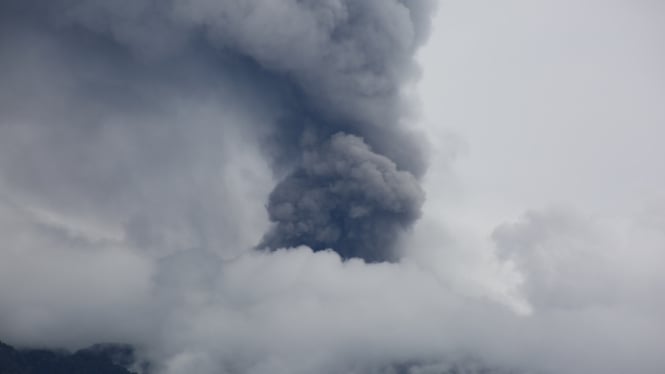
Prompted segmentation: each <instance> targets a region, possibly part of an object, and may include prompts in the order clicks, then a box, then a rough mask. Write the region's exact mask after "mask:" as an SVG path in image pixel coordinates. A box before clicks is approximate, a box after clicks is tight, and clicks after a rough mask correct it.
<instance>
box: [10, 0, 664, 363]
mask: <svg viewBox="0 0 665 374" xmlns="http://www.w3.org/2000/svg"><path fill="white" fill-rule="evenodd" d="M432 7H433V4H431V2H429V1H416V0H412V1H406V0H403V1H397V0H367V1H341V0H338V1H334V0H329V1H295V0H290V1H289V0H280V1H267V0H264V1H259V0H252V1H230V0H227V1H204V0H196V1H189V2H175V1H159V2H157V1H147V0H141V1H115V2H112V1H94V0H88V1H79V0H57V1H49V2H41V1H26V0H21V1H20V0H15V1H11V0H9V1H3V2H2V3H0V21H1V22H0V56H2V58H0V81H2V82H3V84H2V85H1V86H0V238H1V239H2V240H1V242H2V244H0V339H2V340H3V341H7V342H9V343H11V344H15V345H19V346H43V347H66V348H70V349H77V348H81V347H84V346H88V345H90V344H93V343H98V342H121V343H128V344H131V345H132V346H133V347H135V350H136V354H137V355H138V356H139V357H140V359H141V360H147V361H149V362H151V363H152V366H151V367H152V369H153V370H154V371H155V372H158V373H173V374H181V373H203V374H205V373H220V372H222V373H256V374H258V373H284V374H287V373H288V374H298V373H330V374H333V373H411V374H416V373H456V372H460V373H487V372H488V370H491V372H498V373H504V372H505V373H512V372H535V373H572V374H576V373H580V374H581V373H589V372H593V373H617V374H618V373H626V372H631V371H635V370H636V368H639V372H640V373H645V374H650V373H654V374H655V373H661V372H662V369H663V367H665V363H664V362H663V358H662V357H661V356H662V355H660V354H659V350H658V347H661V346H663V343H665V342H663V336H664V335H663V334H662V326H663V325H662V324H661V323H660V322H661V318H662V317H661V315H662V313H661V312H662V311H664V310H665V305H663V303H662V302H661V301H660V299H658V298H654V297H653V296H652V295H658V294H661V293H662V291H664V285H665V281H664V279H663V276H662V274H661V273H662V272H661V271H659V266H658V262H657V261H650V262H648V263H642V261H643V260H642V259H644V258H649V259H654V258H660V259H662V253H661V251H660V249H662V248H663V243H664V242H665V240H664V238H663V232H665V231H664V229H663V225H662V222H663V221H662V219H657V217H660V216H659V215H658V214H659V213H657V214H656V213H654V214H653V215H650V216H649V217H652V216H653V217H655V218H649V219H646V220H645V221H644V222H643V221H636V222H635V223H634V225H633V223H632V222H631V223H628V224H626V223H625V222H624V223H621V224H617V227H619V228H620V229H618V228H617V227H615V226H613V225H614V224H615V223H611V224H609V223H606V222H596V221H595V220H593V219H584V218H580V217H579V215H577V214H575V213H570V212H567V211H558V210H554V211H534V212H531V213H528V214H526V215H525V216H524V217H523V219H521V220H520V221H517V222H514V223H510V222H509V223H505V224H502V225H499V226H498V227H497V228H496V230H495V231H494V233H493V234H492V235H491V238H487V239H486V238H485V237H484V236H482V235H485V234H487V233H481V235H472V236H469V235H465V234H462V233H457V232H447V231H446V230H443V229H442V227H446V225H443V224H442V223H440V222H437V221H436V220H435V219H434V218H433V217H435V216H436V215H434V214H432V210H435V209H436V207H432V206H430V207H429V208H428V206H427V205H424V206H423V203H424V192H423V189H422V187H421V186H420V182H419V181H420V179H421V178H422V177H423V176H424V171H425V166H426V158H427V157H426V148H427V147H426V146H425V145H424V143H423V142H421V140H420V139H419V136H418V135H417V134H415V133H414V132H413V130H412V129H411V128H410V125H409V123H410V122H411V121H412V120H413V118H412V116H413V115H414V113H412V108H411V106H410V103H411V101H412V100H413V98H412V97H411V96H410V92H411V90H412V87H411V85H412V84H413V81H414V79H415V78H417V75H418V71H417V70H418V69H417V66H416V64H415V63H414V61H413V53H414V52H415V51H416V49H417V47H418V46H419V45H421V44H422V43H423V42H424V40H425V38H426V35H427V30H428V28H429V17H430V16H431V12H432ZM423 207H424V209H425V219H424V220H423V222H420V223H419V224H418V225H416V226H414V222H415V221H416V219H418V218H419V217H420V216H421V214H422V213H421V210H422V209H423ZM266 208H267V212H266ZM428 209H430V210H428ZM411 229H413V231H410V230H411ZM610 233H623V235H617V236H616V237H614V236H612V235H610ZM476 234H477V233H476ZM608 238H612V239H608ZM257 247H258V248H259V249H263V248H264V247H268V248H270V249H271V251H262V250H257V249H254V248H257ZM626 252H631V253H635V255H634V256H632V257H629V259H630V260H629V261H626V260H625V256H624V254H625V253H626ZM386 260H389V261H386ZM488 368H491V369H488Z"/></svg>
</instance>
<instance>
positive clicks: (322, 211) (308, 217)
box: [264, 134, 423, 261]
mask: <svg viewBox="0 0 665 374" xmlns="http://www.w3.org/2000/svg"><path fill="white" fill-rule="evenodd" d="M305 147H306V150H305V153H304V155H303V160H302V164H301V166H300V168H299V169H297V170H296V171H295V172H294V173H293V174H291V175H289V176H288V177H287V178H286V179H284V180H283V181H281V182H280V183H279V184H278V185H277V187H276V188H275V190H273V192H272V193H271V194H270V203H269V204H268V213H269V214H270V219H271V220H272V221H274V222H277V226H276V227H275V228H274V229H273V230H272V231H271V232H270V233H268V234H267V235H266V237H265V238H264V245H267V246H269V247H272V248H283V247H292V246H297V245H299V244H301V243H306V244H308V245H309V246H310V247H312V248H314V249H326V248H334V249H335V250H336V251H337V252H338V253H340V254H341V255H342V256H343V257H360V258H364V259H365V260H368V261H381V260H385V259H396V257H397V253H396V252H395V243H396V242H397V237H398V235H399V233H400V230H401V229H402V228H403V227H408V226H409V225H410V224H411V223H412V222H413V221H414V220H415V219H417V218H418V217H419V215H420V209H419V207H420V205H422V202H423V192H422V189H421V188H420V186H419V185H418V182H417V180H416V179H415V177H414V176H413V175H412V174H410V173H408V172H404V171H399V170H397V167H396V166H395V163H394V162H392V161H391V160H390V159H388V158H386V157H384V156H381V155H378V154H376V153H374V152H372V150H371V149H370V148H369V147H368V146H367V144H365V143H364V141H363V139H361V138H358V137H355V136H352V135H346V134H336V135H334V136H333V137H332V138H331V139H330V140H329V141H327V142H326V143H325V144H317V143H313V144H308V145H305Z"/></svg>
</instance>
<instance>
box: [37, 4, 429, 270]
mask: <svg viewBox="0 0 665 374" xmlns="http://www.w3.org/2000/svg"><path fill="white" fill-rule="evenodd" d="M52 3H54V4H50V5H49V6H48V7H49V8H50V9H49V15H50V17H51V18H52V21H53V20H55V21H56V22H59V23H66V24H73V25H74V27H83V28H84V29H85V30H86V31H87V32H90V33H93V34H94V35H97V36H101V37H103V38H106V39H111V40H113V41H114V42H117V43H121V44H122V45H124V46H127V47H128V48H129V50H130V53H132V54H134V55H136V56H137V57H138V58H143V59H148V60H164V59H169V58H172V56H174V55H177V54H178V53H179V52H180V51H182V50H183V49H185V48H192V47H191V46H192V45H196V47H195V48H206V49H208V50H209V51H210V53H212V54H224V55H227V56H231V58H232V59H241V60H242V61H243V62H242V64H243V65H244V66H243V69H249V71H251V73H249V74H251V75H252V77H253V79H257V78H258V79H260V80H262V81H264V82H268V83H267V84H268V85H269V86H270V88H271V89H272V90H276V91H279V92H282V93H283V95H284V96H285V98H283V101H282V105H283V106H284V109H283V111H284V113H283V117H284V118H288V119H282V120H279V121H276V122H277V123H276V126H277V127H276V128H274V129H273V130H272V132H273V133H272V135H270V138H269V139H267V140H266V142H267V143H269V144H270V151H269V152H266V153H267V154H268V155H269V156H270V158H271V163H272V164H273V166H275V167H277V168H278V169H279V170H289V169H290V170H291V171H287V175H286V176H285V177H284V179H283V180H282V182H280V183H279V184H278V186H277V188H276V189H275V190H274V191H273V193H272V194H271V196H270V202H269V204H268V211H269V213H270V219H271V220H272V221H273V222H274V223H275V228H274V229H273V230H271V231H270V233H268V234H267V235H266V237H265V239H264V241H263V243H262V244H261V245H262V246H268V247H270V248H272V249H277V248H279V247H282V246H297V245H308V246H311V247H312V248H315V249H326V248H332V249H333V250H336V251H339V253H341V254H342V255H343V256H345V257H356V256H357V257H362V258H364V259H366V260H370V261H382V260H391V259H394V258H395V251H394V249H395V242H396V237H397V236H398V235H399V233H400V232H401V231H402V230H403V229H405V228H408V227H409V226H410V225H411V224H412V223H413V222H414V220H415V219H417V218H418V216H419V210H420V206H421V204H422V202H423V196H422V195H423V193H422V191H421V190H420V187H419V186H418V183H417V177H418V176H420V175H421V174H422V172H423V170H424V155H423V152H422V149H424V147H423V146H422V145H420V144H418V142H417V141H416V139H415V137H414V135H413V134H411V133H410V132H409V131H408V129H406V128H405V127H404V126H403V123H404V122H406V121H408V118H407V117H408V113H407V112H408V111H407V105H406V97H405V96H404V94H403V92H402V91H403V88H404V85H405V84H406V83H408V82H409V81H410V80H411V79H412V78H413V76H414V75H415V74H416V71H417V68H416V67H415V64H414V62H413V59H412V57H413V54H414V52H415V50H416V48H417V47H418V46H419V45H420V44H421V42H422V41H423V39H424V37H425V35H426V33H427V29H428V23H429V15H430V13H431V10H432V9H431V8H432V6H431V1H427V0H425V1H424V0H417V1H339V0H327V1H295V0H284V1H259V0H252V1H189V2H177V1H165V2H154V1H123V2H107V1H96V0H92V1H89V0H87V1H77V0H73V1H71V0H70V1H58V2H52ZM44 7H46V6H44V5H41V6H39V8H44ZM65 27H67V26H65ZM69 27H71V26H69ZM227 58H229V57H227ZM216 67H217V68H218V69H221V70H228V67H227V66H225V64H224V62H223V61H217V62H216ZM257 105H261V104H260V103H258V102H257ZM311 134H315V135H311ZM344 134H348V135H344ZM312 136H316V137H318V139H316V140H312V139H308V138H311V137H312Z"/></svg>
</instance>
